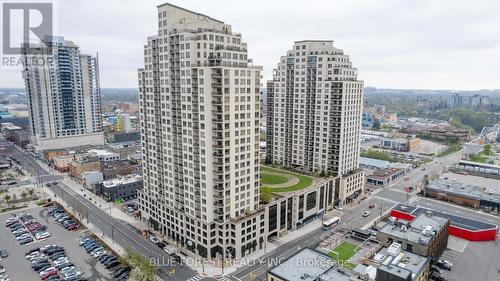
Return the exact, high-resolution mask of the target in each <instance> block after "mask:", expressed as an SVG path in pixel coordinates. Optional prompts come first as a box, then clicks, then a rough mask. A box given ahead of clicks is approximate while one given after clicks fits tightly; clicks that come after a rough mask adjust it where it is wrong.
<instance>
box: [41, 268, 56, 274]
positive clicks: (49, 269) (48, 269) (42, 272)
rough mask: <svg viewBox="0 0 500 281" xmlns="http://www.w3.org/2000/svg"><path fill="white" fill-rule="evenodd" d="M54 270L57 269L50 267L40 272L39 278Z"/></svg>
mask: <svg viewBox="0 0 500 281" xmlns="http://www.w3.org/2000/svg"><path fill="white" fill-rule="evenodd" d="M54 270H57V269H56V268H55V267H53V266H51V267H49V268H47V269H45V270H42V271H40V276H43V275H45V274H47V273H49V272H51V271H54Z"/></svg>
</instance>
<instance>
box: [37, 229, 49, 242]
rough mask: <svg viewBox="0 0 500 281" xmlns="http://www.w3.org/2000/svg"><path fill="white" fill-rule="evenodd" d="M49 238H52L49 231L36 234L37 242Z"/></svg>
mask: <svg viewBox="0 0 500 281" xmlns="http://www.w3.org/2000/svg"><path fill="white" fill-rule="evenodd" d="M48 237H50V233H48V232H47V231H44V232H38V233H37V234H35V238H36V240H41V239H45V238H48Z"/></svg>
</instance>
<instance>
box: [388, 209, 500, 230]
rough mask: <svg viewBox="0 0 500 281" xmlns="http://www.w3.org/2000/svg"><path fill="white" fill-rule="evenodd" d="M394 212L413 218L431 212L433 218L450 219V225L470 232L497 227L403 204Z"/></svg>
mask: <svg viewBox="0 0 500 281" xmlns="http://www.w3.org/2000/svg"><path fill="white" fill-rule="evenodd" d="M394 210H397V211H400V212H404V213H407V214H410V215H412V216H414V217H416V216H418V215H420V214H422V213H425V212H427V211H431V212H432V214H433V215H434V216H438V217H443V218H447V219H450V224H451V225H452V226H456V227H460V228H464V229H467V230H471V231H477V230H488V229H495V228H497V227H498V226H497V225H496V224H492V223H487V222H483V221H479V220H475V219H470V218H465V217H461V216H455V215H452V214H448V213H445V212H439V211H434V210H431V209H428V208H424V207H420V206H408V205H404V204H398V205H397V206H396V207H394Z"/></svg>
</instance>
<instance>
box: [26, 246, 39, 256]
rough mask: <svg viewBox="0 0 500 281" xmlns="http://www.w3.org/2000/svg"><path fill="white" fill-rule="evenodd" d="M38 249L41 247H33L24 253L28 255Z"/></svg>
mask: <svg viewBox="0 0 500 281" xmlns="http://www.w3.org/2000/svg"><path fill="white" fill-rule="evenodd" d="M38 251H40V248H33V249H30V250H29V251H27V252H26V253H25V254H24V255H25V256H27V255H29V254H31V253H34V252H38Z"/></svg>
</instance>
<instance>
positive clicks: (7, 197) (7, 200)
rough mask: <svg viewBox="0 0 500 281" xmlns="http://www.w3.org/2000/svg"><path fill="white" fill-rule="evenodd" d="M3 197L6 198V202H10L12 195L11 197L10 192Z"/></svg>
mask: <svg viewBox="0 0 500 281" xmlns="http://www.w3.org/2000/svg"><path fill="white" fill-rule="evenodd" d="M3 199H5V202H9V201H10V199H12V197H11V196H10V195H9V194H5V195H4V196H3Z"/></svg>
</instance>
